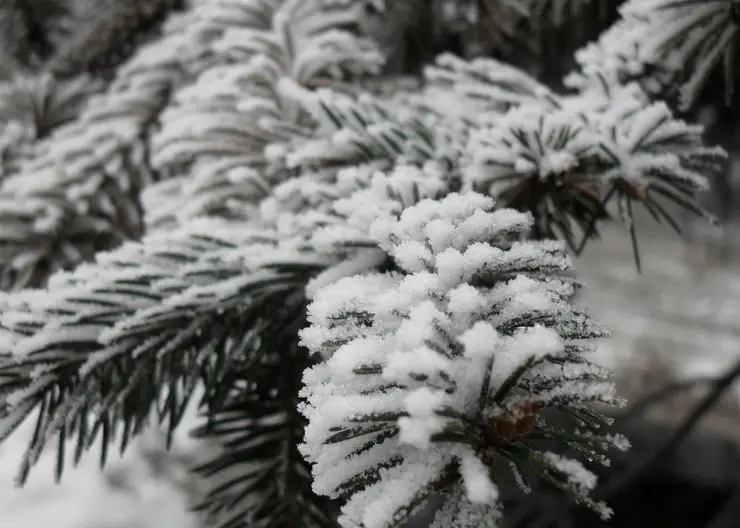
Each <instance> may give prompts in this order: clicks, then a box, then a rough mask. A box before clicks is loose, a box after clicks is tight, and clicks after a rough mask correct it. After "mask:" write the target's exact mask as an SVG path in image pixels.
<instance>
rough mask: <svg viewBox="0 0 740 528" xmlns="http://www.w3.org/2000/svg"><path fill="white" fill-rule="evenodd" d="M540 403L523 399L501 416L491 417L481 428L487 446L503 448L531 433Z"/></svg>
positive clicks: (531, 399) (530, 399)
mask: <svg viewBox="0 0 740 528" xmlns="http://www.w3.org/2000/svg"><path fill="white" fill-rule="evenodd" d="M541 408H542V403H541V402H540V401H538V400H536V399H534V398H524V399H522V400H519V401H517V402H516V403H515V404H513V405H511V406H510V407H509V408H508V409H507V410H506V411H505V412H504V413H503V414H500V415H498V416H495V417H492V418H491V419H490V420H488V422H487V423H486V424H485V425H484V427H483V437H484V439H485V441H486V443H487V444H488V445H491V446H495V447H505V446H507V445H509V444H511V443H513V442H515V441H517V440H518V439H520V438H523V437H525V436H527V435H528V434H529V433H531V432H532V429H533V428H534V425H535V422H536V420H537V415H538V413H539V411H540V409H541Z"/></svg>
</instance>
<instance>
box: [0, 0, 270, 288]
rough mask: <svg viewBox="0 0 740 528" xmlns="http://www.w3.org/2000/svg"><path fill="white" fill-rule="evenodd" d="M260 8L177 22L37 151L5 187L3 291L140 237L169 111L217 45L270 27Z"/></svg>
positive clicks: (1, 198)
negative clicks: (237, 29)
mask: <svg viewBox="0 0 740 528" xmlns="http://www.w3.org/2000/svg"><path fill="white" fill-rule="evenodd" d="M258 4H261V1H260V0H254V2H251V3H248V4H247V5H243V3H242V2H237V1H236V0H220V1H219V2H215V3H214V2H208V3H205V4H203V5H201V6H200V8H199V9H194V10H192V11H189V12H188V13H186V14H185V15H183V17H182V18H176V17H173V18H171V19H170V20H169V22H168V24H165V27H164V35H163V37H162V38H160V39H159V40H158V41H156V42H154V43H151V44H149V45H146V46H143V47H142V48H140V49H139V50H138V51H137V53H136V54H135V55H134V56H133V57H132V58H131V59H129V60H128V61H126V63H125V64H123V65H122V66H121V67H119V68H118V69H117V70H116V74H115V78H114V79H113V81H112V82H111V83H110V84H109V85H108V87H107V88H106V90H105V91H104V92H102V93H100V94H98V95H96V96H95V97H92V98H89V99H88V104H87V105H86V106H85V108H84V110H83V111H82V112H81V114H80V115H79V116H78V117H77V119H75V120H74V121H71V122H69V123H67V124H65V125H63V126H60V127H57V128H56V129H54V130H53V132H52V133H51V134H50V135H49V136H47V137H46V138H44V139H43V140H41V141H40V142H37V143H36V144H35V145H34V146H33V156H32V159H30V160H28V161H27V162H24V163H22V164H20V167H19V168H18V170H16V171H14V173H13V174H12V175H9V176H7V177H6V178H5V179H4V181H3V182H2V186H1V187H0V217H2V218H3V223H4V225H7V226H10V228H9V229H7V230H6V232H4V233H3V236H2V238H0V248H1V249H0V250H1V251H2V253H0V280H1V282H0V287H2V288H3V289H10V288H20V287H24V286H28V287H32V286H39V285H43V284H44V282H45V280H46V278H47V277H48V275H49V274H50V273H51V272H53V271H54V270H56V269H60V268H70V267H73V266H74V265H76V264H78V263H79V262H81V261H85V260H89V259H90V258H91V257H92V256H93V255H94V254H95V253H96V252H97V251H101V250H106V249H110V248H111V247H115V246H117V245H118V244H120V243H121V242H122V241H124V240H130V239H135V238H138V237H139V236H140V235H141V233H142V230H143V221H142V212H141V211H140V206H139V192H140V188H141V187H142V186H143V185H144V184H145V183H147V182H149V181H150V180H152V179H157V178H158V177H159V175H158V174H156V173H155V172H153V170H152V163H151V159H150V136H151V134H152V132H153V129H154V127H155V125H156V121H157V119H158V116H159V114H160V112H161V111H162V110H163V109H164V108H165V107H166V105H167V104H168V103H169V101H170V98H171V96H172V94H173V92H174V91H176V89H177V88H178V87H179V86H181V85H182V84H183V83H184V82H186V80H187V78H188V74H190V73H192V74H194V75H196V74H197V72H198V68H200V67H202V66H203V65H204V64H207V62H208V61H209V60H211V58H210V57H211V56H212V53H211V51H210V48H209V46H210V44H211V42H212V41H213V40H214V39H217V38H218V37H219V36H220V35H221V34H222V32H224V31H226V29H228V27H230V26H239V25H244V26H249V25H250V24H252V25H254V24H259V23H261V20H262V19H261V15H262V11H260V7H261V5H258ZM224 18H225V19H226V23H225V22H224ZM193 43H197V44H196V45H195V46H193Z"/></svg>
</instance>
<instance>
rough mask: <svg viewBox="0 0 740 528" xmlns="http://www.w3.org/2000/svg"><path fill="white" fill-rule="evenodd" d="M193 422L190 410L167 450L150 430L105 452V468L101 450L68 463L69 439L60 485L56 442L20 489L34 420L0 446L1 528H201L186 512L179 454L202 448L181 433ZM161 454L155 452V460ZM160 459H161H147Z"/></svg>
mask: <svg viewBox="0 0 740 528" xmlns="http://www.w3.org/2000/svg"><path fill="white" fill-rule="evenodd" d="M194 422H195V417H194V415H193V413H192V412H191V413H190V416H189V417H188V419H187V420H186V421H185V424H184V425H185V426H186V427H183V428H181V429H182V430H183V431H182V432H179V433H178V434H177V435H176V438H175V441H174V443H173V449H172V451H171V452H170V453H169V454H165V452H164V443H163V439H162V438H161V436H160V435H158V434H156V433H155V432H152V433H151V434H147V435H144V437H142V438H141V439H140V440H138V441H136V442H134V443H132V445H131V446H130V447H129V449H128V450H127V451H126V453H125V455H124V456H123V457H120V456H118V451H117V449H116V448H112V449H111V450H110V451H109V460H108V462H107V464H106V469H105V472H101V471H100V469H99V451H98V450H96V449H93V450H91V451H90V452H89V453H88V454H87V455H85V456H83V458H82V460H81V462H80V465H79V466H78V467H77V468H73V467H71V461H72V445H70V446H69V447H70V449H69V450H68V452H67V457H66V461H67V464H68V466H67V468H66V469H65V472H64V474H63V477H62V481H61V483H60V484H58V485H57V484H56V483H55V482H54V472H55V464H56V458H55V455H56V453H55V449H54V447H55V445H56V443H55V442H52V444H53V445H50V446H49V447H48V448H47V450H46V451H45V452H44V454H43V455H42V457H41V459H40V461H39V463H38V465H37V466H35V467H34V468H33V469H32V470H31V474H30V479H29V481H28V482H27V483H26V485H25V487H24V488H22V489H18V488H16V487H15V485H14V479H15V475H16V473H17V470H18V465H19V463H20V460H21V456H22V455H23V452H24V449H25V447H26V442H27V441H28V439H29V437H30V435H31V434H32V433H33V427H34V425H35V421H34V419H33V417H31V419H29V420H26V422H25V423H24V424H23V425H22V427H21V429H20V430H19V431H17V432H16V433H15V434H13V435H11V437H10V438H9V439H8V440H6V441H5V442H3V443H2V444H0V526H1V527H3V528H45V527H54V528H200V526H201V525H200V523H199V520H198V518H197V517H196V516H195V515H194V514H192V513H190V512H189V511H188V509H189V504H188V493H187V487H188V486H191V481H192V476H191V475H189V474H188V472H187V469H186V466H185V464H184V463H183V460H184V459H186V458H187V457H188V455H190V454H192V453H193V452H194V451H195V450H197V449H199V446H198V444H196V443H195V442H194V441H192V440H191V439H189V438H187V435H186V434H185V432H186V429H188V428H189V427H187V426H188V425H189V424H193V423H194ZM157 457H158V458H157ZM153 459H157V460H158V463H152V462H153Z"/></svg>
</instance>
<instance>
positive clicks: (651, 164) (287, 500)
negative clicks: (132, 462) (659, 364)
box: [0, 0, 738, 528]
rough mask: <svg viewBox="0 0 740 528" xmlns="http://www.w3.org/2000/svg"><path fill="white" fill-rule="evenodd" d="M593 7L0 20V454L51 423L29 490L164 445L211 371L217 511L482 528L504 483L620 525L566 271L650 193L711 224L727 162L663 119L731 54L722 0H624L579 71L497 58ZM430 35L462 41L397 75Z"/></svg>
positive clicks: (606, 442) (226, 7)
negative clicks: (438, 501) (145, 435)
mask: <svg viewBox="0 0 740 528" xmlns="http://www.w3.org/2000/svg"><path fill="white" fill-rule="evenodd" d="M48 1H49V0H44V1H43V2H42V1H38V2H32V4H33V5H39V6H41V5H42V4H43V5H45V4H46V3H47V2H48ZM616 3H618V2H616ZM616 3H615V4H616ZM596 4H599V2H591V1H589V0H578V1H576V0H526V1H513V0H476V1H470V2H468V1H465V2H462V1H459V2H458V1H454V0H449V1H447V0H434V1H431V0H430V1H426V2H425V1H423V0H403V1H400V0H399V1H395V0H393V1H390V2H385V3H384V2H382V1H370V0H343V1H341V0H190V1H185V2H177V1H174V0H163V1H156V2H155V1H149V2H138V1H133V0H132V1H130V2H124V3H120V5H118V4H117V3H116V2H113V3H111V4H110V5H107V3H106V4H105V7H100V6H102V5H103V4H100V5H99V9H100V11H99V15H100V16H96V17H93V18H92V20H93V21H92V22H91V23H90V25H88V26H85V27H84V28H83V29H84V30H81V31H78V32H75V33H74V34H72V35H68V34H66V33H64V31H62V30H59V31H56V30H53V31H52V30H51V29H43V28H47V27H52V26H53V27H55V28H56V27H57V26H58V27H64V24H62V23H61V22H59V23H57V21H58V20H62V19H65V16H67V15H61V14H60V15H52V14H49V15H48V17H41V18H38V17H36V18H34V19H33V20H35V21H36V22H33V23H32V22H31V18H29V17H30V15H29V16H27V17H26V18H25V19H24V18H22V17H20V15H19V14H18V12H17V11H19V10H20V8H18V9H15V10H9V11H7V13H6V11H2V12H0V15H2V16H3V17H6V18H0V21H1V22H2V23H7V21H8V20H10V19H11V18H10V17H11V16H12V17H15V18H13V20H16V19H18V20H21V21H22V24H21V23H20V22H18V23H17V24H21V26H19V27H20V28H21V29H19V30H18V35H17V36H14V37H13V38H14V43H15V45H16V47H15V48H10V47H8V48H7V49H9V50H12V54H11V55H9V56H8V57H7V58H4V61H3V64H9V65H11V66H9V67H8V71H9V72H10V73H9V74H8V75H6V76H3V77H2V78H3V79H5V80H4V81H3V82H4V84H3V85H1V86H0V286H1V287H2V289H3V290H5V292H3V293H2V294H0V441H2V440H3V439H5V438H7V436H8V435H11V434H13V432H14V431H15V430H16V428H17V427H18V426H19V424H20V423H22V422H23V421H24V420H26V419H32V420H35V421H36V424H37V427H36V431H35V434H34V436H33V438H32V441H31V442H30V444H29V446H28V450H27V452H26V453H25V457H24V459H23V460H22V461H21V464H20V469H19V474H18V482H19V483H23V482H24V481H25V479H26V478H27V476H28V473H29V471H30V470H31V468H32V467H33V465H34V463H35V462H36V461H37V460H38V457H39V455H40V454H41V452H42V451H43V450H45V449H52V448H53V447H51V446H50V445H49V444H50V443H54V442H55V443H56V444H57V446H56V449H57V451H58V453H59V456H58V464H57V476H58V478H62V477H63V472H64V468H65V465H66V464H68V462H67V461H65V460H64V458H63V456H62V453H63V452H64V450H63V449H60V448H59V446H61V445H63V444H64V443H66V442H68V441H70V442H75V443H76V446H77V449H76V451H75V459H77V460H79V458H80V457H82V456H84V453H85V452H86V451H87V450H88V449H89V448H90V447H91V446H92V445H95V444H97V443H102V444H103V445H104V446H105V449H103V451H102V453H103V455H102V460H101V463H103V464H104V463H105V457H106V452H107V449H108V447H110V443H111V438H113V437H114V436H115V437H116V438H120V444H119V445H118V448H119V449H121V450H124V449H125V448H126V446H127V445H128V443H129V442H130V441H131V440H132V439H133V438H135V437H136V436H137V435H138V434H139V433H140V432H141V431H142V430H143V429H144V428H146V427H147V426H150V425H151V423H152V422H153V421H154V422H159V423H162V424H165V426H166V428H167V430H168V431H169V432H170V433H171V432H172V431H173V430H174V429H175V428H176V427H178V426H179V425H180V422H181V420H182V416H183V412H184V409H185V407H186V406H187V405H189V404H191V403H192V400H193V399H194V398H195V395H196V394H197V393H198V390H199V388H201V389H203V390H202V393H203V396H202V398H201V399H200V400H199V401H196V402H195V404H197V405H199V406H200V408H201V409H202V414H203V417H204V423H203V424H202V425H201V426H199V427H197V428H196V429H195V430H194V433H195V434H196V435H199V436H202V437H207V438H212V439H214V440H215V441H218V442H220V443H222V444H223V449H222V450H221V451H220V452H219V453H218V455H217V456H216V457H215V458H214V459H213V460H211V461H210V462H208V463H206V464H204V465H203V466H202V467H200V468H198V470H199V471H201V472H203V473H204V474H206V475H208V476H210V477H213V478H214V482H215V484H214V486H213V488H212V490H211V492H210V493H209V494H208V496H207V497H205V498H204V501H203V504H201V505H200V506H201V508H202V509H203V510H204V511H206V512H207V513H208V514H209V516H210V522H211V524H209V525H212V526H215V527H218V528H242V527H250V528H259V527H265V528H266V527H271V528H272V527H285V528H299V527H324V526H326V527H331V526H336V525H337V523H338V524H339V525H341V526H345V527H362V528H384V527H388V528H391V527H397V526H403V523H404V522H405V521H406V520H407V519H408V518H409V516H410V515H412V514H413V513H414V512H416V511H418V510H419V509H420V508H422V507H424V506H425V505H426V504H427V501H428V499H429V498H430V497H431V496H432V495H442V496H443V497H444V505H443V506H442V507H441V509H440V510H439V512H438V513H437V517H436V519H435V521H434V526H436V527H440V528H442V527H461V528H462V527H473V526H476V527H477V526H491V527H495V526H498V525H499V521H500V518H501V516H502V515H504V516H505V515H506V512H505V511H503V512H502V511H501V505H500V503H499V499H498V490H497V486H496V482H497V477H498V475H499V474H500V473H499V472H500V471H502V470H506V471H511V472H513V474H514V476H515V479H516V480H517V482H519V483H520V485H521V487H522V488H523V492H525V491H526V490H527V487H528V485H527V481H528V479H529V478H530V477H533V476H535V477H537V476H539V477H541V478H544V479H546V480H547V481H548V482H550V483H551V484H553V485H554V486H556V487H558V488H560V489H563V490H566V491H568V492H569V493H571V494H572V495H573V496H574V497H575V498H576V500H578V501H580V502H582V503H584V504H585V505H587V506H589V507H591V508H593V509H595V510H597V511H598V512H599V513H601V514H602V515H603V516H604V517H608V514H609V510H608V506H607V505H605V504H602V503H601V502H598V501H597V500H595V499H592V498H590V491H591V490H592V489H593V488H594V487H595V485H596V479H595V477H594V475H593V473H592V472H591V470H590V469H588V468H587V467H586V466H585V465H584V464H583V462H581V461H582V460H585V461H587V462H588V463H589V464H590V463H594V462H598V463H602V464H608V457H607V455H606V453H605V451H606V450H607V449H609V448H611V447H616V448H619V449H624V448H626V447H627V442H626V440H625V439H623V438H620V437H618V436H615V435H611V434H609V432H608V431H607V430H606V426H607V425H608V423H609V421H610V420H609V419H608V418H606V417H605V415H604V414H603V412H604V405H607V406H609V405H620V404H621V400H620V399H619V398H618V396H617V395H616V394H615V393H614V387H613V385H612V383H611V374H610V373H609V372H607V371H605V370H604V369H603V368H601V367H599V366H597V365H595V364H593V363H591V362H590V361H589V357H588V353H589V351H590V350H591V349H592V347H593V343H594V340H596V339H601V338H604V337H606V336H607V332H606V330H605V329H603V328H602V327H601V326H599V325H598V323H596V322H595V321H594V320H592V318H591V317H590V316H589V315H588V313H587V311H585V310H584V309H583V308H580V307H578V306H577V304H576V299H575V293H576V292H577V290H578V288H579V287H580V284H579V283H578V281H577V280H576V278H575V273H574V271H573V263H572V257H573V256H576V255H577V254H578V253H579V252H580V251H581V250H582V249H583V247H584V245H585V244H587V243H588V242H589V241H590V240H592V239H593V238H594V237H596V236H598V235H599V232H600V231H599V229H600V227H601V226H602V225H603V224H604V223H605V222H610V221H617V222H620V223H621V224H623V225H624V226H625V229H626V231H627V232H628V233H629V236H630V237H631V239H632V241H633V247H634V252H635V259H636V264H637V266H638V268H639V245H638V243H637V233H638V229H637V228H638V226H637V225H636V216H635V210H636V208H637V207H642V208H644V209H645V210H646V211H647V212H648V213H649V215H650V216H652V217H653V218H654V219H655V220H656V221H658V222H662V223H665V224H667V226H668V227H669V228H672V229H674V230H676V231H677V232H679V233H680V232H681V225H680V222H679V221H678V219H677V217H676V211H677V210H685V211H688V212H690V213H692V214H696V215H699V216H703V217H705V218H706V219H707V220H708V221H713V218H712V217H711V215H710V214H709V213H708V211H706V210H705V209H704V208H703V207H702V205H701V204H700V200H699V198H700V193H701V192H703V191H704V190H705V189H706V188H707V186H708V178H710V177H712V176H713V175H715V174H717V173H718V172H720V171H721V170H722V160H723V159H724V152H723V151H722V150H721V149H719V148H713V147H708V146H705V145H704V143H703V140H702V132H703V129H702V127H700V126H697V125H692V124H689V123H688V122H686V121H685V120H683V119H682V118H681V117H680V116H679V115H678V114H676V113H675V110H674V109H673V108H674V106H673V105H674V104H679V105H681V107H682V108H684V109H685V108H688V107H689V106H690V105H691V104H692V103H693V102H694V101H695V100H696V98H697V97H698V94H699V91H700V88H701V87H702V85H703V84H705V83H706V79H707V78H708V76H709V74H710V71H711V69H712V68H713V67H714V65H715V63H716V62H717V61H718V60H719V58H720V57H724V58H725V64H726V65H728V64H731V62H732V60H733V58H734V48H733V47H732V45H734V38H735V34H736V31H737V27H738V23H737V9H738V8H737V4H736V2H735V1H730V0H713V1H704V2H697V1H694V0H628V1H626V2H623V3H622V4H621V8H620V13H621V18H619V20H618V21H617V22H615V23H614V24H613V25H612V26H611V27H610V28H609V29H607V30H605V31H604V32H603V33H602V34H601V36H600V38H599V39H598V40H597V41H594V42H592V43H589V44H585V46H584V47H583V48H581V49H580V50H579V51H578V52H577V53H576V54H575V58H576V62H577V66H576V68H575V70H573V71H572V72H570V73H569V74H568V75H567V76H566V78H565V80H564V85H565V89H557V88H553V87H550V86H548V85H546V84H545V83H544V82H541V81H539V80H538V79H537V77H536V76H535V75H534V74H533V73H532V72H527V71H525V70H524V69H522V68H521V67H520V66H515V65H512V64H509V63H507V62H505V61H504V60H503V59H502V57H507V56H511V53H512V48H516V47H517V46H516V45H514V44H515V43H517V42H520V39H522V38H523V34H527V33H528V32H530V33H531V32H532V31H536V32H537V34H538V35H544V34H547V32H550V31H557V30H558V29H559V28H560V29H562V28H566V29H564V31H570V29H571V28H572V26H579V21H580V22H582V20H583V18H584V17H587V15H589V13H590V10H596V11H599V10H600V9H601V8H600V7H599V6H597V5H596ZM54 5H55V6H56V8H58V9H60V11H59V13H79V12H80V11H79V10H80V9H81V7H80V6H83V5H85V2H84V1H82V0H80V2H74V1H73V0H67V1H61V0H60V2H59V3H55V4H54ZM13 6H14V7H15V4H13ZM75 9H77V11H76V10H75ZM180 11H181V12H180ZM23 13H25V11H23ZM50 13H51V12H50ZM55 13H56V11H55ZM122 13H123V14H122ZM21 14H22V13H21ZM24 16H26V15H24ZM70 16H71V15H70ZM19 17H20V18H19ZM597 18H598V19H599V20H603V21H606V20H607V19H608V16H607V14H605V13H602V12H599V13H598V17H597ZM68 19H69V17H67V18H66V19H65V20H68ZM24 20H25V21H24ZM161 20H163V22H162V23H161V24H159V22H160V21H161ZM418 20H422V21H428V22H429V25H427V26H424V24H423V23H419V22H418ZM114 21H115V22H114ZM415 21H416V22H415ZM604 23H605V24H606V22H604ZM39 24H40V25H39ZM580 25H582V24H580ZM37 26H38V27H42V29H43V31H42V30H41V29H39V30H38V31H37V29H34V28H37ZM39 32H40V33H39ZM424 32H426V33H428V34H427V35H422V36H424V37H425V38H426V39H427V40H425V41H424V42H427V41H430V40H431V41H435V42H436V41H438V40H439V41H440V42H441V39H442V37H443V36H444V35H450V34H455V33H466V34H467V37H466V39H463V40H464V41H463V42H461V43H460V47H459V49H457V50H456V51H458V52H460V53H459V54H458V55H456V54H454V53H452V52H451V51H449V50H446V51H444V52H441V53H433V52H431V51H430V49H429V47H428V46H427V47H426V48H425V47H424V46H422V47H421V49H422V50H425V51H424V53H417V54H416V59H415V60H417V61H422V63H421V64H409V60H411V57H412V55H413V54H412V53H411V51H410V50H411V43H413V42H416V43H417V44H420V43H422V44H423V42H422V41H420V40H419V39H418V37H419V33H424ZM37 33H38V34H37ZM43 34H49V35H53V38H52V37H51V36H49V37H48V38H45V37H42V36H39V35H43ZM530 40H531V41H530V42H529V44H531V46H530V48H531V50H530V51H531V52H532V53H535V54H536V53H538V52H541V51H542V48H543V47H542V46H541V45H538V44H537V42H535V40H536V39H530ZM47 43H50V44H49V45H48V46H47ZM679 43H680V44H679ZM539 44H541V42H540V43H539ZM435 45H437V44H435ZM22 50H25V51H22ZM482 50H487V51H490V50H494V51H495V52H496V53H497V54H498V58H494V57H490V56H486V57H483V56H481V57H476V58H473V57H468V56H466V55H472V54H474V53H476V52H478V53H480V52H481V51H482ZM430 54H431V55H435V56H434V57H433V60H429V61H427V60H426V59H427V58H429V55H430ZM29 57H37V58H34V59H33V60H31V59H30V58H29ZM417 66H418V68H417ZM399 69H400V70H403V71H399ZM417 70H419V71H420V75H418V76H415V72H416V71H417ZM735 74H736V71H735V70H734V69H732V68H730V67H729V66H728V67H727V69H726V70H725V79H726V80H727V94H728V96H729V95H731V94H732V93H733V92H732V86H733V84H732V80H733V79H734V77H733V76H734V75H735ZM407 75H410V76H411V78H410V81H411V82H405V81H407V80H409V77H407ZM676 86H680V91H679V92H675V90H674V89H675V87H676ZM676 98H678V99H676ZM551 411H555V412H562V413H566V414H568V415H569V416H571V417H573V418H575V420H576V423H577V425H576V426H574V427H573V428H572V429H562V430H561V429H558V428H556V427H555V426H554V425H551V423H550V422H549V421H548V419H547V416H548V413H549V412H551ZM74 462H75V460H73V461H72V463H74Z"/></svg>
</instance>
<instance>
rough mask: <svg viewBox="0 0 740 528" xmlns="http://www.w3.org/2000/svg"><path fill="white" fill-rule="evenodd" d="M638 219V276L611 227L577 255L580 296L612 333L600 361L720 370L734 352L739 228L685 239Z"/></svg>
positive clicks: (639, 367) (739, 349)
mask: <svg viewBox="0 0 740 528" xmlns="http://www.w3.org/2000/svg"><path fill="white" fill-rule="evenodd" d="M640 220H641V221H640V222H639V224H638V225H639V226H640V228H641V229H640V230H638V243H639V248H640V255H641V261H642V274H641V275H640V274H638V273H637V271H636V269H635V264H634V258H633V254H632V248H631V242H630V237H629V233H627V232H626V230H622V229H619V228H618V227H616V226H610V227H609V228H607V229H605V230H604V233H603V240H601V241H597V242H594V243H593V244H592V245H591V246H590V247H588V248H587V249H586V252H585V253H584V255H583V256H582V258H581V259H580V260H578V261H577V271H578V272H579V276H580V277H581V278H582V279H583V280H584V281H585V282H586V286H587V288H586V289H585V291H584V293H583V295H582V298H581V299H580V302H582V303H583V304H584V305H585V306H586V307H588V309H589V310H590V311H591V312H592V313H593V314H594V315H595V316H597V318H598V319H599V320H600V321H601V322H602V323H604V324H606V325H607V326H608V327H609V329H610V330H611V331H612V336H613V337H612V338H611V339H610V340H608V341H607V342H606V343H604V345H603V346H602V347H601V348H600V350H599V359H600V362H602V363H603V364H605V366H608V367H610V368H612V369H614V370H616V371H617V373H618V374H619V373H621V374H623V375H625V376H631V375H632V374H633V373H634V372H637V371H644V372H655V371H661V372H662V375H664V376H667V377H668V378H670V379H683V378H690V377H699V376H707V375H716V374H718V373H720V372H722V371H723V370H724V369H726V368H727V367H728V366H729V365H730V364H732V363H733V362H734V361H736V360H737V358H740V229H739V228H738V227H733V226H728V227H727V228H726V231H725V232H724V234H723V236H722V239H721V240H716V239H714V238H712V237H706V236H701V235H698V236H695V237H693V239H690V240H689V241H688V242H687V241H682V240H681V239H680V238H679V237H677V236H676V235H675V233H673V232H670V231H669V229H668V227H667V226H662V228H655V227H654V222H652V220H650V219H640ZM645 220H646V221H645ZM697 232H701V233H703V231H702V230H697ZM692 234H695V233H693V232H692ZM718 244H721V246H720V247H718V246H717V245H718ZM664 381H665V380H664ZM656 388H657V387H656V386H652V387H645V388H644V390H647V391H650V390H654V389H656ZM736 394H737V396H738V398H740V386H738V387H737V389H736ZM738 423H740V420H738ZM738 432H739V433H740V428H739V431H738Z"/></svg>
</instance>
